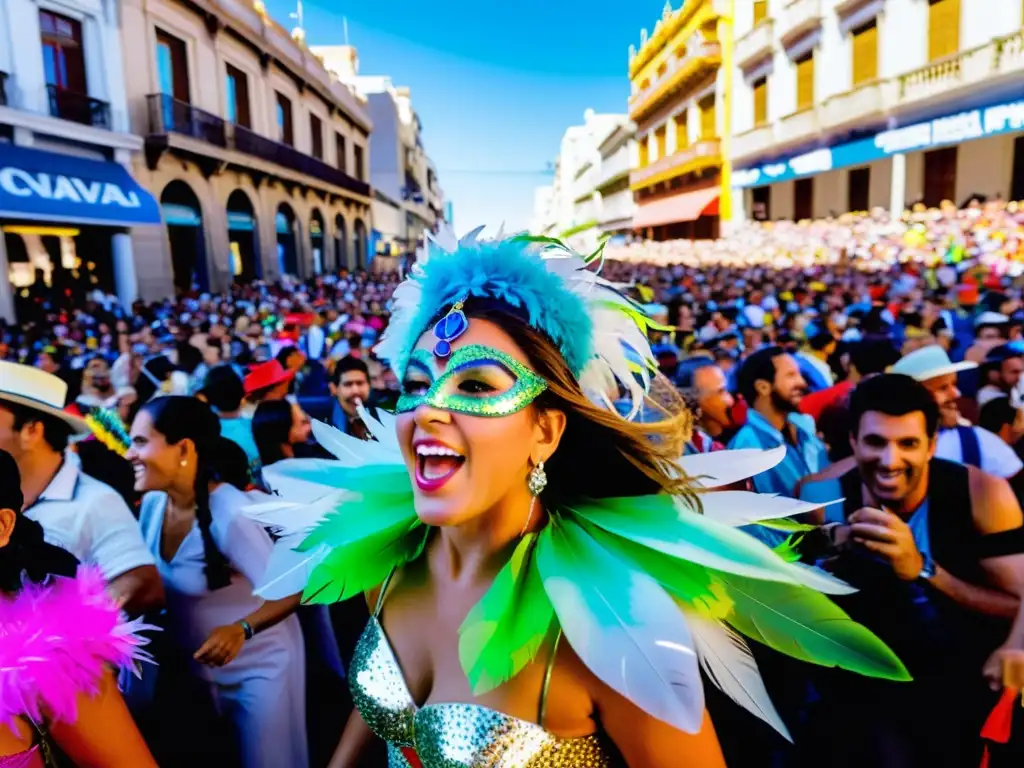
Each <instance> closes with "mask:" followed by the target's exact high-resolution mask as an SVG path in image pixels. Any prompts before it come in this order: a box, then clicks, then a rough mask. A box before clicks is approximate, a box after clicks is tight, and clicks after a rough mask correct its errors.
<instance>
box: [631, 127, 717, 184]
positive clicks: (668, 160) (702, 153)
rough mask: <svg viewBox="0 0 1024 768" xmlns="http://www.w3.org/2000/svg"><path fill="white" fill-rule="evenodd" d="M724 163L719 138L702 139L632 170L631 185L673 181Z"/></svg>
mask: <svg viewBox="0 0 1024 768" xmlns="http://www.w3.org/2000/svg"><path fill="white" fill-rule="evenodd" d="M721 164H722V147H721V142H720V141H719V140H718V139H701V140H699V141H697V142H696V143H694V144H692V145H690V146H689V147H686V148H685V149H680V150H678V151H677V152H675V153H673V154H671V155H668V156H667V157H663V158H661V159H659V160H656V161H655V162H653V163H651V164H650V165H648V166H647V167H645V168H638V169H636V170H633V171H630V174H629V186H630V188H631V189H633V190H637V189H643V188H644V187H651V186H654V185H655V184H660V183H661V182H663V181H671V180H672V179H674V178H676V177H677V176H682V175H684V174H687V173H693V172H694V171H699V170H703V169H705V168H713V167H718V166H720V165H721Z"/></svg>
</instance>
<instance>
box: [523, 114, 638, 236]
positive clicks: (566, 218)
mask: <svg viewBox="0 0 1024 768" xmlns="http://www.w3.org/2000/svg"><path fill="white" fill-rule="evenodd" d="M623 119H624V118H623V116H622V115H608V114H597V113H596V112H594V110H592V109H588V110H587V111H586V112H585V113H584V115H583V125H573V126H570V127H569V128H567V129H566V131H565V133H564V134H563V135H562V141H561V144H560V146H559V153H558V157H557V159H556V160H555V163H554V179H553V180H552V183H551V184H550V185H548V186H547V187H541V188H540V189H538V190H537V191H536V192H535V193H534V215H533V220H532V221H531V231H534V232H537V233H540V234H546V235H550V236H553V237H561V238H565V239H567V241H568V242H569V243H570V244H571V245H572V246H573V247H575V248H577V249H578V250H584V249H587V248H592V247H593V246H595V245H596V244H597V237H598V234H599V230H598V224H599V221H598V210H599V209H598V205H597V203H596V201H595V199H594V189H595V183H596V182H595V179H596V178H597V175H598V171H597V170H595V169H596V168H598V167H600V164H601V153H600V151H599V147H600V145H601V143H602V141H603V140H604V139H605V138H606V137H607V136H608V134H609V133H610V132H611V131H612V130H613V129H614V128H615V127H616V126H618V125H619V124H620V123H622V121H623ZM545 189H550V192H547V191H543V190H545Z"/></svg>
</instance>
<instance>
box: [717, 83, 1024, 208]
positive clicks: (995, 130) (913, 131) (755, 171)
mask: <svg viewBox="0 0 1024 768" xmlns="http://www.w3.org/2000/svg"><path fill="white" fill-rule="evenodd" d="M1021 130H1024V101H1015V102H1010V103H1007V104H997V105H995V106H992V107H988V108H986V109H972V110H967V111H966V112H958V113H956V114H953V115H946V116H945V117H939V118H936V119H935V120H930V121H928V122H924V123H914V124H913V125H907V126H903V127H900V128H894V129H892V130H889V131H883V132H881V133H878V134H876V135H875V136H873V137H871V138H867V139H860V140H859V141H851V142H849V143H847V144H838V145H836V146H835V147H826V148H823V149H815V150H813V151H811V152H807V153H805V154H802V155H797V156H796V157H792V158H790V159H789V160H786V161H778V162H774V163H768V164H766V165H762V166H758V167H754V168H744V169H740V170H736V171H733V184H732V185H733V187H734V188H738V189H743V188H746V187H756V186H761V185H764V184H774V183H776V182H779V181H788V180H790V179H798V178H800V177H802V176H810V175H813V174H815V173H822V172H824V171H830V170H834V169H837V168H849V167H852V166H856V165H866V164H867V163H871V162H874V161H876V160H884V159H885V158H887V157H891V156H892V155H895V154H899V153H903V152H919V151H922V150H928V149H934V148H935V147H942V146H947V145H949V144H959V143H961V142H964V141H971V140H973V139H981V138H985V137H986V136H998V135H999V134H1002V133H1012V132H1016V131H1021Z"/></svg>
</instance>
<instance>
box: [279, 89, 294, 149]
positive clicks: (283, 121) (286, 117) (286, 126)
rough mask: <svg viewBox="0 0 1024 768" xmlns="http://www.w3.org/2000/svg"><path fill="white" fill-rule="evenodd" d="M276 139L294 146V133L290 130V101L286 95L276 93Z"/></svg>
mask: <svg viewBox="0 0 1024 768" xmlns="http://www.w3.org/2000/svg"><path fill="white" fill-rule="evenodd" d="M277 140H278V141H280V142H282V143H284V144H287V145H288V146H289V147H294V146H295V134H294V132H293V131H292V103H291V101H289V100H288V97H287V96H283V95H282V94H280V93H279V94H277Z"/></svg>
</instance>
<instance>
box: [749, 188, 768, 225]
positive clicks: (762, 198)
mask: <svg viewBox="0 0 1024 768" xmlns="http://www.w3.org/2000/svg"><path fill="white" fill-rule="evenodd" d="M750 201H751V206H750V215H751V216H752V217H753V219H754V221H768V219H770V218H771V216H772V188H771V187H754V188H753V189H752V190H750Z"/></svg>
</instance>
